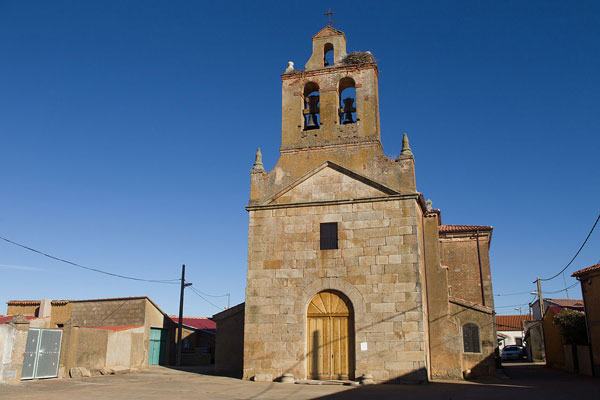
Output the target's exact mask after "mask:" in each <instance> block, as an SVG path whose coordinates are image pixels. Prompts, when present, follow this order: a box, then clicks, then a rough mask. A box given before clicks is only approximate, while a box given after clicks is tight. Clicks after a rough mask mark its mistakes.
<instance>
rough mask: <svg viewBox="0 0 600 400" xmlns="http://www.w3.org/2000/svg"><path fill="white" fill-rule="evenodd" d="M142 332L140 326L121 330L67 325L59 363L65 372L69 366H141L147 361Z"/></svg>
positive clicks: (92, 367) (93, 367)
mask: <svg viewBox="0 0 600 400" xmlns="http://www.w3.org/2000/svg"><path fill="white" fill-rule="evenodd" d="M144 332H145V328H144V326H140V327H135V328H130V329H124V330H112V329H98V328H86V327H68V328H67V329H65V335H64V337H63V349H62V354H61V362H60V363H61V366H64V367H65V371H67V372H68V371H69V370H70V369H71V368H73V367H85V368H88V369H96V368H103V367H118V366H120V367H142V366H144V363H146V364H147V359H146V354H147V351H145V348H144Z"/></svg>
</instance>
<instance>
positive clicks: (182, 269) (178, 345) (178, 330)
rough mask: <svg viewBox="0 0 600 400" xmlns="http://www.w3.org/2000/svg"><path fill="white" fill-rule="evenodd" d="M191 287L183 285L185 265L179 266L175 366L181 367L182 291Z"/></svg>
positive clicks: (188, 284)
mask: <svg viewBox="0 0 600 400" xmlns="http://www.w3.org/2000/svg"><path fill="white" fill-rule="evenodd" d="M188 286H192V284H191V283H185V264H183V265H182V266H181V293H180V295H179V329H177V366H178V367H179V366H181V346H182V345H183V343H182V342H181V337H182V335H183V291H184V289H185V288H186V287H188Z"/></svg>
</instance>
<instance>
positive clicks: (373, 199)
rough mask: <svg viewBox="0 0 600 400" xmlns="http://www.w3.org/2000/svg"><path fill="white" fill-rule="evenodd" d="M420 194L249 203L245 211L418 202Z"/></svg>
mask: <svg viewBox="0 0 600 400" xmlns="http://www.w3.org/2000/svg"><path fill="white" fill-rule="evenodd" d="M420 196H421V194H420V193H408V194H394V195H390V196H381V197H365V198H360V199H344V200H325V201H309V202H302V203H283V204H265V205H249V206H246V211H257V210H274V209H279V208H299V207H320V206H335V205H341V204H357V203H371V202H380V201H393V200H416V201H417V202H420Z"/></svg>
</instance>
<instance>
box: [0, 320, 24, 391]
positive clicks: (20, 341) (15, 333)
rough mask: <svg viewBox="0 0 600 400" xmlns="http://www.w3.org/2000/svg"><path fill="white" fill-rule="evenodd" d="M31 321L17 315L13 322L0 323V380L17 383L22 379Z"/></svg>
mask: <svg viewBox="0 0 600 400" xmlns="http://www.w3.org/2000/svg"><path fill="white" fill-rule="evenodd" d="M28 332H29V321H27V320H26V319H24V318H23V317H20V318H19V317H16V318H15V320H13V322H8V323H6V324H3V325H0V382H1V383H17V382H19V381H20V380H21V370H22V369H23V356H24V353H25V344H26V343H27V334H28Z"/></svg>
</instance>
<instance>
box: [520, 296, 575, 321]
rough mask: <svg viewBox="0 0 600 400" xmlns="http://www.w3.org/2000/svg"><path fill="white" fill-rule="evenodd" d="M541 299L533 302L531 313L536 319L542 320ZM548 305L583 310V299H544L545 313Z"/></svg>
mask: <svg viewBox="0 0 600 400" xmlns="http://www.w3.org/2000/svg"><path fill="white" fill-rule="evenodd" d="M539 304H540V300H539V299H537V300H536V301H534V302H533V303H531V305H530V307H531V315H532V316H533V320H534V321H538V320H540V319H541V318H540V306H539ZM548 307H562V308H567V309H569V310H575V311H583V300H576V299H544V314H545V313H546V310H547V309H548Z"/></svg>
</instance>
